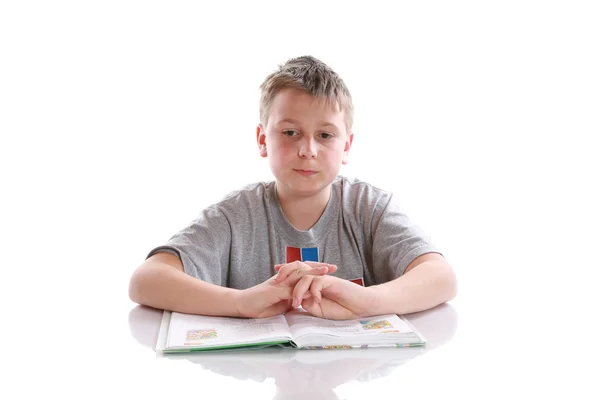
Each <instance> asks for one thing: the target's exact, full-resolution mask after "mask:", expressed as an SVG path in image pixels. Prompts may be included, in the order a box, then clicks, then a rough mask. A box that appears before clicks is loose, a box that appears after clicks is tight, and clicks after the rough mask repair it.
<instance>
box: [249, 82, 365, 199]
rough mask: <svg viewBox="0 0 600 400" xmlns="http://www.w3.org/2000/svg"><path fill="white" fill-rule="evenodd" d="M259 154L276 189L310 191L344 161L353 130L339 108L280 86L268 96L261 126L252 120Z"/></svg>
mask: <svg viewBox="0 0 600 400" xmlns="http://www.w3.org/2000/svg"><path fill="white" fill-rule="evenodd" d="M256 137H257V142H258V147H259V150H260V155H261V156H262V157H268V158H269V165H270V167H271V171H273V175H275V179H276V180H277V185H278V191H279V190H283V191H285V193H286V194H287V195H294V196H303V197H304V196H311V195H315V194H318V193H320V192H322V191H323V190H326V189H327V188H328V187H329V185H330V184H331V182H333V180H334V179H335V177H336V176H337V175H338V173H339V171H340V168H341V166H342V164H346V163H347V156H348V152H349V151H350V147H351V145H352V140H353V138H354V135H353V134H351V133H350V132H347V131H346V124H345V121H344V113H343V112H342V111H338V110H337V109H336V108H335V107H334V106H328V105H327V104H326V102H325V101H324V100H323V99H315V98H313V97H312V96H311V95H310V94H308V93H306V92H304V91H303V90H298V89H283V90H281V91H280V92H279V93H277V95H276V96H275V98H274V99H273V103H272V104H271V109H270V113H269V119H268V122H267V126H266V127H263V126H262V125H260V124H259V125H258V127H257V130H256Z"/></svg>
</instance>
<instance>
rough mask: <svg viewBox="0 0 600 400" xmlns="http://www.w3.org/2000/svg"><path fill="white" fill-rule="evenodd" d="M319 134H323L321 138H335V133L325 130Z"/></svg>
mask: <svg viewBox="0 0 600 400" xmlns="http://www.w3.org/2000/svg"><path fill="white" fill-rule="evenodd" d="M319 135H320V136H321V138H323V139H331V138H333V135H332V134H331V133H326V132H323V133H319Z"/></svg>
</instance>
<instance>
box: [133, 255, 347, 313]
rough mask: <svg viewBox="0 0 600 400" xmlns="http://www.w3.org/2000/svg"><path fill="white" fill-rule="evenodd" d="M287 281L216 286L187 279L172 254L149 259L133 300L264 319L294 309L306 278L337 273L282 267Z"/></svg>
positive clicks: (326, 267) (322, 267) (325, 267)
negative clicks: (245, 286) (297, 289)
mask: <svg viewBox="0 0 600 400" xmlns="http://www.w3.org/2000/svg"><path fill="white" fill-rule="evenodd" d="M282 268H283V269H284V270H285V271H289V272H290V276H289V277H288V278H287V279H285V280H279V281H277V282H276V276H275V277H272V278H271V279H268V280H267V281H265V282H263V283H261V284H259V285H256V286H253V287H251V288H248V289H245V290H238V289H230V288H226V287H222V286H218V285H213V284H210V283H207V282H204V281H202V280H200V279H196V278H194V277H191V276H189V275H187V274H186V273H185V272H184V269H183V264H182V263H181V260H180V259H179V258H178V257H176V256H174V255H172V254H169V253H157V254H155V255H153V256H152V257H150V258H148V260H146V262H145V263H144V264H142V265H141V266H140V267H138V269H137V270H136V271H135V272H134V273H133V276H132V277H131V281H130V284H129V298H130V299H131V300H132V301H134V302H136V303H139V304H144V305H147V306H150V307H154V308H159V309H165V310H170V311H176V312H181V313H186V314H200V315H213V316H226V317H243V318H261V317H270V316H272V315H277V314H281V313H283V312H285V311H287V310H288V309H289V308H290V305H291V301H290V300H289V299H290V298H291V294H292V290H293V287H294V286H295V285H296V283H297V282H298V280H300V279H301V278H302V277H303V276H305V275H323V274H327V273H329V272H334V271H335V270H336V269H337V267H336V266H335V265H330V264H324V263H316V262H307V263H302V262H294V263H290V264H285V265H283V267H282Z"/></svg>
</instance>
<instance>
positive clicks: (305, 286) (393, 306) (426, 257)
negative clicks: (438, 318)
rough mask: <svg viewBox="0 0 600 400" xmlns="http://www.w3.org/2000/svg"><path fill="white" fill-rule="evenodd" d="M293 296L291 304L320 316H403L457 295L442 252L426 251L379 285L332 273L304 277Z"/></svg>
mask: <svg viewBox="0 0 600 400" xmlns="http://www.w3.org/2000/svg"><path fill="white" fill-rule="evenodd" d="M307 293H310V296H308V297H307V296H306V294H307ZM292 295H293V298H294V304H297V303H299V302H301V303H302V306H303V307H304V308H305V309H306V310H307V311H308V312H309V313H311V314H313V315H315V316H318V317H321V318H328V319H355V318H362V317H368V316H372V315H382V314H400V315H402V314H408V313H412V312H417V311H422V310H426V309H429V308H432V307H435V306H436V305H438V304H441V303H443V302H446V301H448V300H451V299H452V298H453V297H454V296H455V295H456V278H455V276H454V272H453V271H452V268H451V267H450V265H449V264H448V263H447V262H446V261H445V260H444V258H443V257H442V256H441V255H439V254H437V253H428V254H423V255H422V256H420V257H417V258H416V259H415V260H413V262H411V263H410V264H409V266H408V267H407V272H405V273H404V275H402V276H401V277H399V278H397V279H395V280H393V281H390V282H386V283H383V284H381V285H376V286H369V287H362V286H359V285H357V284H355V283H352V282H349V281H346V280H344V279H340V278H336V277H333V276H304V277H303V278H302V279H300V281H299V282H298V284H297V285H296V287H295V288H294V292H293V294H292Z"/></svg>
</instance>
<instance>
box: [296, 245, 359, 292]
mask: <svg viewBox="0 0 600 400" xmlns="http://www.w3.org/2000/svg"><path fill="white" fill-rule="evenodd" d="M294 261H302V262H305V261H314V262H319V248H318V247H291V246H286V248H285V262H286V264H287V263H291V262H294ZM350 282H354V283H356V284H357V285H360V286H365V283H364V281H363V278H356V279H350Z"/></svg>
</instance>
